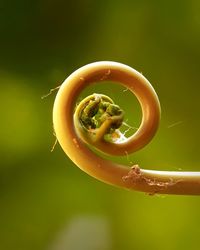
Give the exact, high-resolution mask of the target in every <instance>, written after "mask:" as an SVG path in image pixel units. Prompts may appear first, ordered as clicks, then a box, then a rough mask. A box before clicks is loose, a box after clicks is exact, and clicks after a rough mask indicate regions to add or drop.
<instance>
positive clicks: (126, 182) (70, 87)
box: [53, 62, 200, 195]
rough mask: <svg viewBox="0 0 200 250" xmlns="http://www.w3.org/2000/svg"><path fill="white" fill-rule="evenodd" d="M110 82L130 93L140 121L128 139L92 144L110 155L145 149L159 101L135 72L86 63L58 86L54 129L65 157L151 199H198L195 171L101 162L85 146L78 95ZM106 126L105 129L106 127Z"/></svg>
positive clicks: (156, 120) (198, 178)
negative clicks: (159, 196) (186, 196)
mask: <svg viewBox="0 0 200 250" xmlns="http://www.w3.org/2000/svg"><path fill="white" fill-rule="evenodd" d="M103 80H111V81H115V82H119V83H121V84H122V85H124V86H126V87H127V88H128V89H129V90H130V91H132V92H133V93H134V94H135V95H136V97H137V99H138V101H139V102H140V105H141V108H142V114H143V118H142V122H141V125H140V127H139V129H138V130H137V131H136V133H135V134H133V135H132V136H131V137H130V138H127V139H126V140H122V141H120V142H117V143H116V142H113V143H111V142H107V141H105V140H103V139H102V136H101V137H100V139H99V140H97V142H94V143H93V145H94V146H95V147H97V148H98V149H99V150H101V151H103V152H105V153H108V154H113V155H125V154H127V153H131V152H135V151H137V150H139V149H141V148H142V147H144V146H145V145H146V144H147V143H148V142H149V141H150V140H151V139H152V137H153V136H154V134H155V132H156V131H157V128H158V125H159V120H160V104H159V100H158V97H157V95H156V93H155V91H154V89H153V87H152V86H151V84H150V83H149V82H148V80H147V79H146V78H145V77H144V76H142V75H141V74H140V73H139V72H137V71H135V70H134V69H132V68H130V67H128V66H126V65H124V64H120V63H116V62H96V63H91V64H88V65H86V66H84V67H82V68H80V69H78V70H76V71H75V72H74V73H73V74H71V75H70V76H69V77H68V78H67V79H66V80H65V81H64V83H63V84H62V85H61V87H60V89H59V91H58V94H57V96H56V100H55V103H54V108H53V124H54V129H55V133H56V136H57V139H58V141H59V143H60V145H61V147H62V148H63V150H64V151H65V153H66V154H67V155H68V156H69V158H70V159H71V160H72V161H73V162H74V163H75V164H76V165H77V166H78V167H79V168H80V169H82V170H83V171H85V172H86V173H88V174H89V175H91V176H93V177H95V178H97V179H99V180H101V181H103V182H106V183H109V184H112V185H116V186H120V187H124V188H128V189H134V190H138V191H143V192H147V193H150V194H154V193H162V194H190V195H200V173H199V172H170V171H154V170H143V169H141V168H140V167H139V166H138V165H135V166H133V167H132V168H131V169H130V168H128V167H127V166H124V165H120V164H116V163H113V162H110V161H108V160H105V159H103V158H101V157H99V156H97V155H96V154H94V153H93V152H92V151H91V150H90V149H89V148H88V147H87V146H86V143H88V141H87V138H85V136H84V135H83V133H82V132H83V129H82V127H81V124H80V122H79V121H77V118H78V113H77V109H76V112H75V115H74V109H75V102H76V98H77V97H78V95H79V94H80V93H81V91H82V90H83V89H84V88H85V87H86V86H87V85H89V84H91V83H93V82H97V81H98V82H101V81H103ZM106 126H107V125H106Z"/></svg>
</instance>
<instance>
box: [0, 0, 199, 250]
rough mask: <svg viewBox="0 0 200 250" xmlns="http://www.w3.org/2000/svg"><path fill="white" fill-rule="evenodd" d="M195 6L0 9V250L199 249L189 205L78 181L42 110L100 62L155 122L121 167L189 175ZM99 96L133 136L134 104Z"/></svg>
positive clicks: (194, 157)
mask: <svg viewBox="0 0 200 250" xmlns="http://www.w3.org/2000/svg"><path fill="white" fill-rule="evenodd" d="M199 45H200V2H199V1H198V0H182V1H178V0H173V1H172V0H168V1H158V0H157V1H156V0H152V1H147V0H130V1H129V0H124V1H119V0H108V1H97V0H96V1H95V0H84V1H83V0H82V1H81V0H74V1H64V0H36V1H25V0H19V1H13V0H2V1H1V2H0V86H1V88H0V109H1V122H0V155H1V163H0V249H2V250H36V249H37V250H124V249H126V250H131V249H137V250H140V249H141V250H146V249H154V250H155V249H163V250H167V249H170V250H175V249H190V250H197V249H199V245H200V237H199V235H200V229H199V225H200V212H199V211H200V199H199V197H192V196H191V197H189V196H163V195H162V196H157V195H155V196H149V195H146V194H143V193H137V192H129V191H126V190H121V189H119V188H115V187H112V186H108V185H106V184H104V183H101V182H99V181H96V180H95V179H93V178H91V177H90V176H87V175H86V174H85V173H83V172H82V171H80V170H79V169H78V168H77V167H76V166H75V165H74V164H73V163H72V162H71V161H70V160H69V159H68V157H67V156H66V155H65V154H64V153H63V151H62V149H61V148H60V146H59V145H56V147H55V149H54V151H53V152H50V151H51V148H52V145H53V144H54V141H55V137H54V135H53V126H52V107H53V102H54V98H55V95H56V91H55V92H54V93H52V94H51V95H50V96H49V97H47V98H45V99H41V97H42V96H43V95H44V94H46V93H48V92H49V90H50V89H52V88H55V87H57V86H59V85H60V84H61V83H62V82H63V80H64V79H65V78H66V77H67V76H68V75H69V74H70V73H72V72H73V71H74V70H75V69H77V68H79V67H80V66H83V65H85V64H87V63H90V62H93V61H99V60H113V61H119V62H122V63H125V64H128V65H130V66H132V67H134V68H135V69H137V70H138V71H140V72H142V73H143V74H144V75H145V76H146V77H147V79H148V80H149V81H150V82H151V83H152V84H153V86H154V88H155V89H156V91H157V93H158V95H159V98H160V101H161V105H162V121H161V125H160V128H159V131H158V133H157V134H156V137H155V138H154V140H153V141H152V142H151V143H150V144H149V145H148V146H146V147H145V148H144V149H143V150H141V151H140V152H138V153H135V154H133V155H130V156H129V157H122V158H112V159H111V160H116V161H121V162H124V163H125V164H127V165H131V164H132V163H139V164H140V166H141V167H143V168H150V169H168V170H180V171H183V170H188V171H190V170H196V171H200V165H199V162H200V156H199V155H200V150H199V140H200V132H199V125H200V118H199V112H200V106H199V91H200V82H199V79H200V46H199ZM110 86H111V85H110V84H108V83H107V84H106V83H105V84H102V85H101V86H99V85H97V86H96V85H94V86H92V87H91V89H88V90H86V92H87V91H88V92H89V93H90V92H92V93H93V91H94V92H98V91H101V92H102V93H105V94H109V95H110V96H111V97H112V98H113V99H114V100H115V101H116V103H118V104H120V105H121V106H122V107H123V108H124V109H125V111H126V121H127V123H128V124H129V125H131V126H134V127H137V126H138V124H139V121H140V118H141V114H140V108H139V105H138V103H137V101H136V100H135V98H134V97H133V96H132V95H131V94H130V93H129V92H128V91H123V88H120V87H118V86H117V85H112V88H111V87H110Z"/></svg>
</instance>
